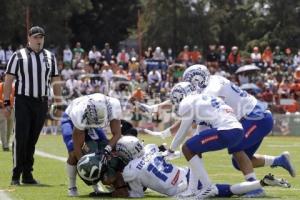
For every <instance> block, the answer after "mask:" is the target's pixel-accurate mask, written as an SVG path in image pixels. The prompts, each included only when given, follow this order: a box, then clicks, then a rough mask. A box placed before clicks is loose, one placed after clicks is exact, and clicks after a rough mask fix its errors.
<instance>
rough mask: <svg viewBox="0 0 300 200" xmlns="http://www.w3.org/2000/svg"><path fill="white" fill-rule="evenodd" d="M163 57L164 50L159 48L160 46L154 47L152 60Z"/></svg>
mask: <svg viewBox="0 0 300 200" xmlns="http://www.w3.org/2000/svg"><path fill="white" fill-rule="evenodd" d="M165 59H166V57H165V54H164V52H163V51H162V50H161V48H160V47H156V48H155V51H154V52H153V60H158V61H163V60H165Z"/></svg>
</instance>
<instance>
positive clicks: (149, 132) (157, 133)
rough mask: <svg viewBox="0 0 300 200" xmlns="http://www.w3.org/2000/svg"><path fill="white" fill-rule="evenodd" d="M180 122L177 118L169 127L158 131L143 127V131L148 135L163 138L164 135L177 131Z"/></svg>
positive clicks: (168, 135)
mask: <svg viewBox="0 0 300 200" xmlns="http://www.w3.org/2000/svg"><path fill="white" fill-rule="evenodd" d="M180 124H181V120H178V121H176V122H175V123H174V124H173V125H172V126H171V127H169V128H167V129H165V130H163V131H160V132H159V131H151V130H148V129H144V132H145V133H147V134H149V135H153V136H160V137H162V138H163V139H164V138H166V137H170V136H171V135H172V134H175V133H176V132H177V131H178V129H179V127H180Z"/></svg>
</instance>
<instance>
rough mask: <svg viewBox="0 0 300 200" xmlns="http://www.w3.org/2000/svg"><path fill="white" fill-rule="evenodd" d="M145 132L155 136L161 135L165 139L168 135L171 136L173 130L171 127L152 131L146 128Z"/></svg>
mask: <svg viewBox="0 0 300 200" xmlns="http://www.w3.org/2000/svg"><path fill="white" fill-rule="evenodd" d="M144 132H145V133H147V134H149V135H153V136H159V137H161V138H162V139H165V138H167V137H170V136H171V131H170V129H166V130H164V131H151V130H149V129H144Z"/></svg>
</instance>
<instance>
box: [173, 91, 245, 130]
mask: <svg viewBox="0 0 300 200" xmlns="http://www.w3.org/2000/svg"><path fill="white" fill-rule="evenodd" d="M178 114H179V116H181V117H183V119H182V120H193V122H195V123H196V124H199V125H205V126H209V127H210V128H216V129H217V130H229V129H234V128H239V129H242V125H241V124H240V122H239V121H238V120H237V118H236V116H235V115H234V112H233V109H232V108H231V107H230V106H228V105H227V104H225V102H224V101H223V100H222V99H221V98H219V97H215V96H211V95H205V94H195V95H190V96H188V97H186V98H184V99H183V100H182V101H181V103H180V104H179V109H178Z"/></svg>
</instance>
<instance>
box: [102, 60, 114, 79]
mask: <svg viewBox="0 0 300 200" xmlns="http://www.w3.org/2000/svg"><path fill="white" fill-rule="evenodd" d="M101 75H102V76H103V77H104V78H105V79H106V81H108V82H110V80H111V78H112V76H113V75H114V72H113V71H112V70H111V68H110V66H109V64H108V63H107V62H105V61H104V62H103V66H102V72H101Z"/></svg>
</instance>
